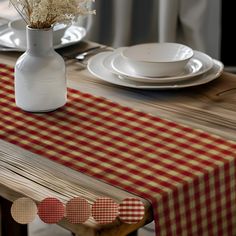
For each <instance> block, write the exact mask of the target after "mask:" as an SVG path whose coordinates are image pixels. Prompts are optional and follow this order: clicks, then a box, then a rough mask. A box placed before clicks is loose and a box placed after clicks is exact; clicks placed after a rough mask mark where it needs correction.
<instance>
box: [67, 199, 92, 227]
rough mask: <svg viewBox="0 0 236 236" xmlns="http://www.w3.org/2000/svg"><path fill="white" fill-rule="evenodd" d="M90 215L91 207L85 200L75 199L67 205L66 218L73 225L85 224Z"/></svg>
mask: <svg viewBox="0 0 236 236" xmlns="http://www.w3.org/2000/svg"><path fill="white" fill-rule="evenodd" d="M90 214H91V209H90V205H89V203H88V201H87V200H85V199H84V198H80V197H75V198H72V199H71V200H69V201H68V202H67V204H66V218H67V219H68V220H69V221H70V222H71V223H73V224H80V223H84V222H85V221H87V220H88V219H89V217H90Z"/></svg>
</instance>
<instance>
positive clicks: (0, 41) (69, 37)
mask: <svg viewBox="0 0 236 236" xmlns="http://www.w3.org/2000/svg"><path fill="white" fill-rule="evenodd" d="M85 35H86V29H85V28H83V27H80V26H75V25H72V26H70V27H69V28H68V29H67V30H66V31H65V34H64V36H63V37H62V38H61V43H59V44H56V45H54V48H55V49H59V48H63V47H66V46H70V45H72V44H75V43H77V42H79V41H81V40H82V39H83V38H84V37H85ZM0 45H1V46H3V47H6V48H4V49H3V50H4V51H8V49H7V47H9V51H13V50H14V49H15V51H22V52H23V51H25V49H26V44H25V45H22V44H19V39H18V38H17V36H16V35H14V33H13V32H12V30H11V29H10V28H9V27H8V25H6V26H5V27H1V31H0Z"/></svg>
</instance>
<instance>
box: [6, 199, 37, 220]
mask: <svg viewBox="0 0 236 236" xmlns="http://www.w3.org/2000/svg"><path fill="white" fill-rule="evenodd" d="M37 211H38V209H37V205H36V204H35V202H34V201H33V200H31V199H30V198H26V197H23V198H19V199H17V200H15V201H14V202H13V203H12V206H11V215H12V218H13V219H14V220H15V221H16V222H17V223H19V224H28V223H31V222H32V221H33V220H34V219H35V217H36V215H37Z"/></svg>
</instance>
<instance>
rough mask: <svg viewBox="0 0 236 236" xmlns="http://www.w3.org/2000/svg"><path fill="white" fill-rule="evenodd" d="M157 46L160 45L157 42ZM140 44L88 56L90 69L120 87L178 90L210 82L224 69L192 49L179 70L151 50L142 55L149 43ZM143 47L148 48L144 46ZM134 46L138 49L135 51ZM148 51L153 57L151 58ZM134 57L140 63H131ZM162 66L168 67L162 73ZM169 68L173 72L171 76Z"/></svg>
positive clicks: (207, 56) (219, 64)
mask: <svg viewBox="0 0 236 236" xmlns="http://www.w3.org/2000/svg"><path fill="white" fill-rule="evenodd" d="M157 45H158V46H160V45H159V44H158V43H157ZM140 46H141V47H139V45H136V46H132V47H122V48H118V49H116V50H114V51H113V52H102V53H99V54H97V55H95V56H93V57H92V58H90V59H89V61H88V70H89V71H90V72H91V73H92V74H93V75H94V76H95V77H97V78H98V79H101V80H103V81H106V82H109V83H112V84H115V85H119V86H125V87H130V88H139V89H175V88H185V87H191V86H197V85H202V84H205V83H208V82H210V81H212V80H214V79H216V78H218V77H219V76H220V75H221V73H222V71H223V68H224V66H223V64H222V63H221V62H220V61H218V60H215V59H212V58H211V57H210V56H209V55H207V54H205V53H203V52H200V51H195V50H192V51H193V54H192V56H189V55H188V56H186V58H185V59H186V60H185V64H183V63H182V64H181V63H179V64H178V66H179V65H180V66H182V68H181V67H179V68H178V71H177V70H174V69H173V68H174V66H173V62H171V61H170V60H169V61H166V62H164V63H163V64H158V63H156V62H157V61H155V59H156V58H155V56H154V57H153V55H154V54H153V52H152V51H146V52H148V53H145V52H144V54H143V50H144V48H145V47H146V46H150V44H146V45H140ZM143 46H145V47H144V48H143ZM134 48H135V50H133V49H134ZM139 50H140V51H139ZM190 51H191V50H190ZM133 52H134V53H133ZM150 53H151V54H150ZM155 53H156V52H155ZM185 53H186V52H185ZM149 54H150V58H148V55H149ZM162 54H163V53H162ZM164 54H165V53H164ZM164 54H163V55H164ZM188 54H189V51H188ZM140 55H141V58H140ZM142 55H143V56H142ZM132 57H134V58H135V59H137V61H138V63H132V62H133V61H132V60H133V58H132ZM143 58H147V61H148V63H151V64H154V67H153V65H152V67H153V68H151V69H155V66H156V68H157V70H156V71H155V70H154V71H152V72H151V69H150V68H148V66H149V64H148V65H147V68H145V66H146V64H145V63H143V62H144V60H143ZM154 58H155V59H154ZM139 60H140V61H139ZM178 60H179V61H182V59H181V58H180V57H179V56H178V58H177V59H175V61H178ZM135 62H136V61H135ZM139 62H141V64H140V65H141V66H139ZM169 62H170V63H169ZM155 63H156V64H155ZM168 63H169V64H168ZM160 65H161V66H160ZM162 67H163V68H165V69H166V70H164V71H162V72H161V74H159V73H158V72H159V71H158V69H159V70H161V68H162ZM166 71H169V72H171V73H170V75H169V74H168V73H167V72H166ZM155 73H156V74H155ZM165 73H166V74H165Z"/></svg>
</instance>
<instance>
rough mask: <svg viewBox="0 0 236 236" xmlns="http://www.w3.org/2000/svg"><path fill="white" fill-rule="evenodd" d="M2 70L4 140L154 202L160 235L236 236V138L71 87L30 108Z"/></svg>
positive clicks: (0, 103)
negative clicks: (21, 105)
mask: <svg viewBox="0 0 236 236" xmlns="http://www.w3.org/2000/svg"><path fill="white" fill-rule="evenodd" d="M0 68H1V69H0V138H1V139H3V140H5V141H8V142H10V143H13V144H15V145H18V146H20V147H23V148H25V149H27V150H29V151H31V152H34V153H37V154H40V155H42V156H44V157H46V158H49V159H51V160H53V161H56V162H59V163H61V164H63V165H66V166H68V167H71V168H73V169H76V170H78V171H80V172H83V173H85V174H87V175H90V176H93V177H95V178H98V179H101V180H103V181H105V182H107V183H109V184H111V185H114V186H117V187H120V188H123V189H124V190H127V191H129V192H131V193H134V194H138V195H140V196H141V197H143V198H146V199H149V200H151V202H152V205H153V209H154V218H155V222H156V235H161V236H162V235H168V236H172V235H175V236H176V235H177V236H179V235H188V236H190V235H191V236H192V235H194V236H202V235H203V236H204V235H214V236H216V235H218V236H235V235H236V185H235V184H236V171H235V167H236V143H235V142H231V141H227V140H225V139H222V138H220V137H218V136H214V135H211V134H208V133H205V132H202V131H199V130H196V129H191V128H189V127H186V126H183V125H179V124H176V123H174V122H171V121H168V120H164V119H160V118H158V117H156V116H153V115H150V114H145V113H143V112H140V111H136V110H134V109H131V108H127V107H124V106H120V105H119V104H116V103H113V102H111V101H108V100H106V99H104V98H101V97H95V96H92V95H89V94H84V93H81V92H79V91H76V90H73V89H69V91H68V92H69V99H68V103H67V105H66V106H65V107H64V108H62V109H59V110H57V111H55V112H52V113H48V114H31V113H25V112H23V111H21V110H19V109H18V108H16V107H15V103H14V93H13V69H12V68H11V67H8V66H6V65H0Z"/></svg>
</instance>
